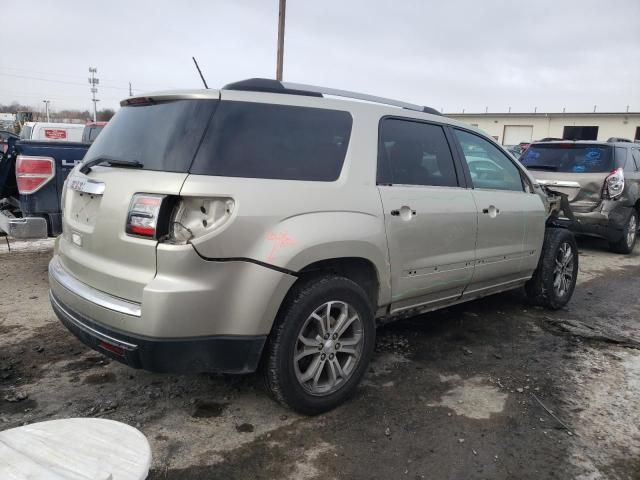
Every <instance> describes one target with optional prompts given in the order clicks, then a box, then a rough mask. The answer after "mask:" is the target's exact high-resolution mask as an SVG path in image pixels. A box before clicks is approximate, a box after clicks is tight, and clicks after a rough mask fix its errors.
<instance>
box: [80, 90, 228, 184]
mask: <svg viewBox="0 0 640 480" xmlns="http://www.w3.org/2000/svg"><path fill="white" fill-rule="evenodd" d="M216 104H217V101H214V100H175V101H170V102H162V103H156V104H151V105H149V104H144V105H138V106H128V107H123V108H121V109H120V110H119V111H118V113H116V114H115V116H114V117H113V118H112V119H111V121H110V122H109V124H108V125H107V126H106V127H105V128H104V130H103V131H102V132H101V133H100V135H98V137H97V138H96V140H95V142H93V144H92V145H91V147H90V148H89V151H88V152H87V154H86V156H85V160H87V161H89V160H92V159H94V158H98V157H105V158H107V159H117V160H129V161H138V162H140V163H142V165H143V166H144V168H145V169H147V170H162V171H167V172H187V171H188V170H189V165H190V164H191V162H192V160H193V157H194V155H195V153H196V150H197V148H198V144H199V143H200V140H201V139H202V135H203V133H204V129H205V128H206V125H207V122H208V121H209V118H210V117H211V114H212V112H213V110H214V107H215V105H216Z"/></svg>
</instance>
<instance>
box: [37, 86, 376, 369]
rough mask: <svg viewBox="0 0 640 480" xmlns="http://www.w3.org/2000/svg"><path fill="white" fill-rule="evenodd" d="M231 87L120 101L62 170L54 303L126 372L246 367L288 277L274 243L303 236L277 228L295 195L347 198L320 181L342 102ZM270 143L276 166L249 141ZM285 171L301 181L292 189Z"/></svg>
mask: <svg viewBox="0 0 640 480" xmlns="http://www.w3.org/2000/svg"><path fill="white" fill-rule="evenodd" d="M234 95H236V96H240V97H241V98H244V99H245V100H246V97H247V96H248V95H249V96H250V95H251V94H246V93H245V94H242V93H238V94H236V93H235V92H233V91H230V90H229V91H227V90H225V91H224V97H225V98H223V99H221V98H220V97H221V93H220V91H216V90H207V91H197V92H180V93H171V94H167V95H164V94H154V95H153V97H152V98H151V97H149V98H134V99H129V100H127V101H125V102H123V104H122V108H121V110H120V111H119V112H118V114H117V115H116V116H115V117H114V118H113V120H112V122H111V124H110V126H109V129H107V130H105V131H104V132H103V133H102V134H101V135H100V136H99V137H98V138H97V139H96V141H95V142H94V143H93V145H92V146H91V149H90V150H89V152H88V153H87V155H86V157H85V161H84V162H83V164H82V165H80V166H78V167H77V168H76V169H74V170H73V171H72V172H71V174H70V175H69V177H68V180H67V184H66V186H67V188H65V194H64V197H63V199H62V202H63V211H64V220H63V234H62V235H61V236H60V237H59V238H58V239H57V243H56V252H55V253H56V255H55V256H54V259H53V260H52V262H51V264H50V268H49V272H50V283H51V301H52V305H53V308H54V310H55V311H56V313H57V315H58V317H59V318H60V319H61V320H62V321H63V323H65V325H66V326H67V327H68V328H69V329H70V330H72V331H73V332H74V333H75V334H76V335H77V336H78V337H80V338H81V339H82V340H83V341H84V342H85V343H87V344H89V345H90V346H92V347H94V348H96V349H97V350H99V351H102V352H103V353H105V354H106V355H109V356H111V357H114V358H116V359H118V360H120V361H123V362H125V363H127V364H129V365H131V366H133V367H138V368H144V369H147V370H152V371H172V372H193V371H200V372H208V371H216V372H225V373H247V372H251V371H254V370H255V369H256V368H257V365H258V362H259V360H260V355H261V352H262V349H263V346H264V344H265V340H266V338H267V335H268V334H269V332H270V330H271V326H272V324H273V319H274V318H275V316H276V314H277V312H278V309H279V307H280V305H281V303H282V300H283V298H284V297H285V295H286V293H287V291H288V290H289V289H290V287H291V286H292V285H293V283H294V282H295V281H296V280H297V277H296V276H295V275H293V274H292V272H291V271H290V270H289V269H288V268H285V267H284V266H281V264H283V263H284V262H285V260H284V255H281V253H282V252H283V251H285V250H286V251H287V253H291V254H292V255H294V254H295V253H296V252H297V249H296V247H300V248H302V246H304V239H303V238H302V237H301V236H300V235H298V236H297V238H295V239H293V238H289V237H288V236H287V235H288V233H287V232H291V234H292V235H293V233H292V230H293V229H294V228H296V226H295V225H296V224H299V223H300V219H299V217H296V216H295V212H297V211H298V209H299V208H301V207H300V205H304V208H305V209H306V211H309V210H310V211H311V212H315V211H317V212H319V213H318V215H322V213H321V212H323V211H326V209H327V208H330V209H336V208H337V205H338V204H339V203H340V202H343V201H344V198H343V195H342V194H340V193H336V194H335V195H333V196H332V197H331V198H327V195H326V189H325V187H321V186H320V185H329V187H327V188H328V189H329V190H335V191H337V190H338V189H337V188H335V187H332V186H331V185H334V183H330V182H334V181H335V180H337V178H338V177H339V175H340V172H341V168H342V164H343V162H344V159H345V155H346V150H347V145H348V142H349V135H350V132H351V122H352V120H351V115H350V114H349V113H348V112H346V111H338V110H333V109H327V108H324V109H323V108H314V109H308V108H304V107H300V106H293V105H292V106H287V105H273V104H270V103H258V102H249V101H234ZM288 97H292V99H293V100H292V102H293V101H295V98H296V97H295V96H287V97H285V99H286V98H288ZM274 115H276V116H277V121H273V116H274ZM257 124H260V125H262V126H263V127H262V128H258V127H256V125H257ZM265 125H269V126H270V127H269V128H267V129H265V128H264V126H265ZM266 130H269V131H266ZM274 130H278V132H279V133H278V132H274ZM274 142H276V143H277V145H275V146H274V148H273V149H272V150H277V151H279V152H281V155H280V156H279V157H278V159H277V160H276V161H275V163H271V162H265V163H262V162H257V161H256V160H255V159H256V158H258V157H259V155H257V153H260V152H252V151H251V149H254V148H257V145H263V146H264V145H269V146H271V145H272V144H273V143H274ZM302 149H304V151H302ZM296 155H297V156H298V157H299V156H304V157H305V158H307V159H309V161H308V162H300V161H297V160H299V158H295V156H296ZM319 158H322V161H320V160H319ZM314 159H318V160H316V161H314ZM276 169H277V173H274V172H276ZM274 175H277V177H278V178H279V179H278V180H275V179H274ZM248 177H251V178H248ZM283 177H285V178H284V179H285V180H287V179H288V180H296V181H293V182H287V183H288V188H287V189H286V191H284V190H283V188H282V185H283V181H282V179H283ZM306 180H308V181H306ZM356 193H357V192H356ZM302 199H304V200H302ZM301 201H303V202H304V203H302V204H301V203H300V202H301ZM375 201H376V198H375V197H372V196H369V197H366V196H364V195H363V196H362V197H361V200H360V203H361V204H362V205H373V206H374V207H375V206H376V205H378V206H379V198H377V203H376V202H375ZM363 208H365V209H366V208H369V210H372V207H363ZM240 211H241V212H242V214H240ZM289 217H291V218H289ZM361 217H362V218H363V219H364V220H368V219H370V218H373V217H372V212H369V213H368V214H367V215H361ZM287 222H288V223H287ZM287 225H289V227H287ZM230 227H232V228H230ZM358 228H359V226H358V225H357V222H351V226H345V229H344V230H343V232H344V234H345V235H351V234H353V236H357V234H358V232H357V229H358ZM350 229H353V230H354V231H353V232H351V230H350ZM380 229H382V227H380ZM307 231H308V233H309V235H311V234H313V235H314V236H315V237H316V238H317V237H318V235H320V234H319V233H317V232H312V231H311V230H307ZM380 233H381V234H382V233H383V232H382V230H381V232H380ZM363 235H366V234H364V233H363ZM381 238H383V237H382V236H381ZM381 252H383V250H382V248H381ZM305 255H306V254H305ZM381 255H382V253H381ZM288 260H291V261H290V262H289V263H287V265H286V266H287V267H291V265H294V266H295V265H296V262H297V261H299V262H301V264H300V265H299V267H300V268H302V267H303V266H304V265H305V262H307V261H309V262H311V261H313V259H312V258H300V259H298V260H296V259H289V258H287V261H288ZM381 261H382V260H381ZM213 307H215V311H214V310H213Z"/></svg>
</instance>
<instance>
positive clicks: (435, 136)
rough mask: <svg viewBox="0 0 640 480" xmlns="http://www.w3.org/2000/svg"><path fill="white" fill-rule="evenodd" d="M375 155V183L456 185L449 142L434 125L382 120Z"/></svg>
mask: <svg viewBox="0 0 640 480" xmlns="http://www.w3.org/2000/svg"><path fill="white" fill-rule="evenodd" d="M378 156H379V162H378V165H379V167H378V168H379V170H381V171H379V172H378V181H379V183H394V184H400V185H433V186H444V187H456V186H458V180H457V177H456V171H455V167H454V165H453V157H452V156H451V150H450V149H449V143H448V142H447V138H446V137H445V134H444V130H443V129H442V127H440V126H438V125H431V124H428V123H420V122H412V121H409V120H399V119H395V118H389V119H385V120H383V121H382V124H381V126H380V145H379V152H378Z"/></svg>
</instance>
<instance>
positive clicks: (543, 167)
mask: <svg viewBox="0 0 640 480" xmlns="http://www.w3.org/2000/svg"><path fill="white" fill-rule="evenodd" d="M525 167H526V168H527V169H528V170H549V171H551V172H557V171H558V167H557V166H555V165H525Z"/></svg>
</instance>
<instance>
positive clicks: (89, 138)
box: [82, 125, 104, 143]
mask: <svg viewBox="0 0 640 480" xmlns="http://www.w3.org/2000/svg"><path fill="white" fill-rule="evenodd" d="M103 128H104V125H96V126H95V127H86V128H85V131H84V135H83V136H84V137H85V138H83V139H82V141H83V142H86V143H93V142H94V141H95V139H96V138H98V134H99V133H100V132H101V131H102V129H103Z"/></svg>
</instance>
